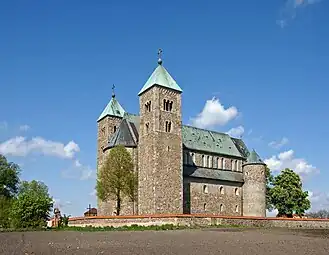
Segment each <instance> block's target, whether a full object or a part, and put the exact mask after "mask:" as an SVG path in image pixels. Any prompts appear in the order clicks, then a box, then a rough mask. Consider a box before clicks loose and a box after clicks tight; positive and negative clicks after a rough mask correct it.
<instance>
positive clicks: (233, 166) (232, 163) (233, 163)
mask: <svg viewBox="0 0 329 255" xmlns="http://www.w3.org/2000/svg"><path fill="white" fill-rule="evenodd" d="M231 168H232V170H233V171H234V170H235V161H234V160H233V159H232V160H231Z"/></svg>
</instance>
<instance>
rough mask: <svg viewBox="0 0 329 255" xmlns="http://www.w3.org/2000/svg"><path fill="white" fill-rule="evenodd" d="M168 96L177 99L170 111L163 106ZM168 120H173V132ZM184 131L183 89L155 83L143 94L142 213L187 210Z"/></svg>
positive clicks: (140, 136) (140, 201)
mask: <svg viewBox="0 0 329 255" xmlns="http://www.w3.org/2000/svg"><path fill="white" fill-rule="evenodd" d="M164 99H166V100H170V101H172V102H173V107H172V110H171V111H170V112H168V111H165V110H164V108H163V104H164V103H163V100H164ZM147 102H151V111H148V110H147V109H146V107H145V104H146V103H147ZM166 121H170V122H171V130H170V132H166V130H165V128H166ZM181 132H182V121H181V95H180V93H177V92H175V91H171V90H168V89H165V88H161V87H158V86H154V87H152V88H151V89H149V90H148V91H146V92H145V93H143V94H142V95H141V96H140V129H139V156H138V159H139V160H138V162H139V172H138V174H139V185H138V186H139V187H138V191H139V192H138V200H139V214H154V213H156V214H163V213H182V212H183V171H182V163H183V162H182V134H181Z"/></svg>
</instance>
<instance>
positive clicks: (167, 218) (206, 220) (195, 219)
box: [69, 214, 329, 229]
mask: <svg viewBox="0 0 329 255" xmlns="http://www.w3.org/2000/svg"><path fill="white" fill-rule="evenodd" d="M164 224H173V225H180V226H198V227H202V226H204V227H206V226H211V225H224V226H225V225H226V226H232V225H240V226H246V227H266V228H305V229H329V220H328V219H288V218H260V217H259V218H257V217H242V216H238V217H228V216H215V215H206V214H203V215H158V216H157V215H154V216H132V217H128V216H127V217H123V216H121V217H120V216H118V217H98V216H96V217H78V218H71V219H70V220H69V226H76V227H86V226H93V227H106V226H113V227H121V226H131V225H141V226H150V225H164Z"/></svg>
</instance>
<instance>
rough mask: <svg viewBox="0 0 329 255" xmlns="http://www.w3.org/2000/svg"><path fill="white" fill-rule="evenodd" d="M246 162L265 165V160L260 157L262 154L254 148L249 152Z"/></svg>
mask: <svg viewBox="0 0 329 255" xmlns="http://www.w3.org/2000/svg"><path fill="white" fill-rule="evenodd" d="M246 164H262V165H265V163H264V162H263V160H262V159H261V158H260V156H259V155H258V154H257V152H256V151H255V150H254V149H253V150H252V151H251V152H250V153H249V156H248V158H247V162H246Z"/></svg>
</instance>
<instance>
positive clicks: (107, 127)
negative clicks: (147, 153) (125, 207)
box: [96, 116, 122, 215]
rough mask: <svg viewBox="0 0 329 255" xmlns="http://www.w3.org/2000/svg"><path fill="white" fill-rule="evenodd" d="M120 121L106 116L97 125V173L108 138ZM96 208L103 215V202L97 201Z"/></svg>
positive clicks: (117, 118) (102, 161)
mask: <svg viewBox="0 0 329 255" xmlns="http://www.w3.org/2000/svg"><path fill="white" fill-rule="evenodd" d="M121 120H122V118H119V117H111V116H106V117H105V118H103V119H102V120H100V121H99V122H98V123H97V162H96V165H97V172H98V171H99V169H100V168H101V166H102V164H103V163H104V159H105V154H104V152H103V149H104V148H105V147H106V146H107V144H108V139H109V136H110V135H111V134H113V133H114V129H115V127H116V128H118V126H119V124H120V122H121ZM97 207H98V213H99V214H100V215H103V212H102V208H105V207H106V205H103V202H102V201H100V200H99V199H97ZM104 213H105V212H104ZM104 215H107V214H104Z"/></svg>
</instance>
